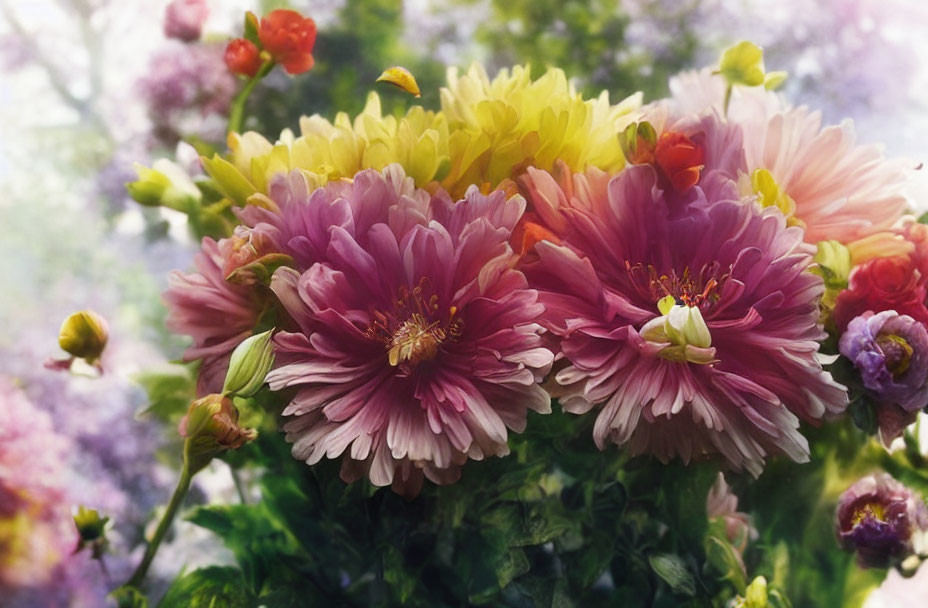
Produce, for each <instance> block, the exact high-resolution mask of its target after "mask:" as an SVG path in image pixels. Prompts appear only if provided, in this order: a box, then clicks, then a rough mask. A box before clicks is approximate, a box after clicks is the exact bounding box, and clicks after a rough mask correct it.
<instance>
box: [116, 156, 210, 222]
mask: <svg viewBox="0 0 928 608" xmlns="http://www.w3.org/2000/svg"><path fill="white" fill-rule="evenodd" d="M135 170H136V172H137V173H138V175H139V179H137V180H136V181H134V182H129V183H128V184H126V190H128V192H129V196H131V197H132V198H133V199H135V201H136V202H138V203H140V204H142V205H145V206H146V207H158V206H163V207H168V208H170V209H176V210H177V211H183V212H185V213H186V212H188V211H190V207H191V204H194V203H199V202H200V200H201V199H202V198H203V193H201V192H200V189H199V188H197V186H196V184H195V183H193V180H192V179H190V176H189V175H187V173H186V171H184V169H183V168H182V167H181V166H180V165H178V164H176V163H173V162H171V161H169V160H167V159H165V158H162V159H159V160H156V161H155V162H154V164H153V165H152V166H151V168H150V169H149V168H148V167H145V166H142V165H139V164H136V166H135Z"/></svg>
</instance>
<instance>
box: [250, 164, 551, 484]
mask: <svg viewBox="0 0 928 608" xmlns="http://www.w3.org/2000/svg"><path fill="white" fill-rule="evenodd" d="M271 197H272V198H273V199H274V201H275V203H276V204H277V205H278V207H279V213H277V212H274V211H267V210H259V209H248V210H246V212H244V213H243V216H245V217H250V218H251V219H252V220H256V219H260V220H263V221H259V222H258V223H257V224H255V229H256V230H263V231H266V233H268V234H273V235H274V238H276V239H278V242H279V243H281V244H282V250H283V252H284V253H286V254H288V255H291V256H293V258H294V259H295V260H296V265H297V267H298V268H299V270H295V269H292V268H281V269H279V270H278V271H277V272H276V274H275V275H274V278H273V281H272V284H271V288H272V289H273V291H274V293H275V294H276V295H277V297H278V298H279V300H280V302H281V303H282V304H283V306H284V307H285V308H286V310H287V312H288V313H289V314H290V316H291V317H292V318H293V320H294V322H295V323H296V325H297V326H298V327H299V330H298V331H295V332H289V333H288V332H280V333H278V334H277V336H276V337H275V342H276V346H277V349H276V362H277V368H276V369H275V370H273V371H271V373H270V374H268V376H267V380H268V383H269V384H270V386H271V388H272V389H273V390H280V389H283V388H285V387H296V388H298V389H299V392H298V393H297V394H296V397H295V398H294V399H293V401H292V402H291V403H290V404H289V406H288V407H287V408H286V410H285V411H284V414H285V415H288V416H292V417H293V419H292V420H291V421H290V422H288V423H287V424H286V426H285V430H286V431H287V438H288V439H289V440H290V441H293V443H294V445H293V454H294V456H295V457H297V458H299V459H301V460H306V461H307V462H308V463H310V464H312V463H315V462H318V461H319V460H320V459H322V458H323V457H328V458H337V457H339V456H343V457H344V460H343V469H342V474H343V477H345V478H346V479H349V480H350V479H353V478H356V477H358V476H360V475H362V474H366V475H367V476H369V478H370V480H371V481H372V482H373V483H374V484H376V485H381V486H382V485H389V484H391V483H392V484H393V485H394V488H395V489H396V490H397V491H400V492H402V493H404V494H407V495H411V494H415V493H416V492H418V488H419V486H420V485H421V483H422V477H423V474H424V475H425V476H426V477H428V478H429V479H431V480H433V481H435V482H436V483H449V482H452V481H454V480H455V479H457V477H458V475H459V467H460V465H462V464H463V463H464V462H465V461H466V460H467V459H468V458H474V459H482V458H484V457H487V456H501V455H504V454H507V453H508V451H509V448H508V446H507V443H506V442H507V434H508V430H507V429H511V430H515V431H521V430H522V429H524V427H525V424H526V412H527V410H528V409H532V410H535V411H539V412H548V411H549V408H550V398H549V397H548V395H547V393H546V392H545V391H544V390H543V389H542V388H541V387H540V386H539V385H538V382H540V381H541V380H542V378H543V377H544V376H545V374H546V373H547V371H548V370H549V369H550V366H551V363H552V361H553V354H552V353H551V352H550V351H549V350H548V349H546V348H545V347H544V346H543V344H542V338H541V335H540V334H541V333H542V331H543V330H542V328H541V326H540V325H538V324H537V323H536V320H537V319H538V318H539V316H540V315H541V314H542V312H543V310H544V309H543V307H542V306H541V305H540V304H539V303H538V295H537V293H536V292H535V291H534V290H532V289H530V288H528V285H527V283H526V280H525V277H524V276H523V275H522V273H521V272H519V271H517V270H515V269H513V263H514V261H515V254H514V253H513V251H512V249H511V248H510V246H509V244H508V241H509V238H510V235H511V232H512V229H513V227H514V226H515V224H516V222H517V221H518V220H519V217H520V216H521V214H522V212H523V209H524V206H525V202H524V200H523V199H522V198H521V197H513V198H509V199H508V200H507V197H506V196H505V194H504V193H502V192H496V193H494V194H491V195H490V196H483V195H481V194H480V193H479V192H478V191H477V189H476V188H472V189H471V190H470V191H468V193H467V196H466V198H465V200H462V201H459V202H457V203H453V202H451V201H450V200H448V199H447V197H444V196H438V197H435V198H430V197H429V195H428V194H427V193H426V192H424V191H422V190H415V189H414V187H413V184H412V180H410V179H408V178H406V177H405V176H404V175H403V173H402V170H401V169H400V168H399V167H398V166H391V167H388V168H387V169H386V170H385V171H384V172H383V174H381V173H378V172H376V171H371V170H368V171H362V172H361V173H359V174H358V175H357V176H356V177H355V179H354V180H353V181H352V182H351V183H345V182H340V183H333V184H330V185H328V186H326V187H325V188H320V189H317V190H315V191H312V192H310V191H309V188H308V187H307V185H306V183H305V178H304V177H303V176H302V175H301V174H300V173H299V172H294V173H292V174H290V176H289V177H287V178H284V179H281V180H279V181H278V182H277V183H276V184H274V185H273V186H272V188H271Z"/></svg>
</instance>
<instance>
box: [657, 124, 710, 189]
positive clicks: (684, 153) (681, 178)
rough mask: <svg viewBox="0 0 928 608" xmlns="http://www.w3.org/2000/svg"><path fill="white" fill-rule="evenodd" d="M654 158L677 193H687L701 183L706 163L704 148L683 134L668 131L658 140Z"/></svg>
mask: <svg viewBox="0 0 928 608" xmlns="http://www.w3.org/2000/svg"><path fill="white" fill-rule="evenodd" d="M654 156H655V158H656V160H657V166H658V167H660V169H661V172H663V174H664V175H665V176H666V177H667V179H668V180H670V184H671V185H672V186H673V189H674V190H676V191H677V192H686V191H687V190H689V189H690V188H692V187H693V186H695V185H696V183H697V182H698V181H699V174H700V172H701V171H702V168H703V166H704V163H705V157H704V155H703V152H702V148H700V147H699V146H697V145H696V144H695V143H694V142H693V140H691V139H690V138H689V137H687V136H686V135H683V134H682V133H675V132H673V131H668V132H666V133H663V134H662V135H661V136H660V139H658V140H657V150H655V153H654Z"/></svg>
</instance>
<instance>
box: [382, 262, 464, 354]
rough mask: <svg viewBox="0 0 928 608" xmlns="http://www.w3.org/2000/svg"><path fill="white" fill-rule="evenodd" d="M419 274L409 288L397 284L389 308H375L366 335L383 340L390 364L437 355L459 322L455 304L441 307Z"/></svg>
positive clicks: (455, 334) (458, 331)
mask: <svg viewBox="0 0 928 608" xmlns="http://www.w3.org/2000/svg"><path fill="white" fill-rule="evenodd" d="M431 291H432V290H431V285H430V283H429V281H428V279H426V278H423V279H422V280H420V281H419V284H418V285H417V286H416V287H414V288H413V289H412V290H411V291H410V290H409V289H407V288H406V287H401V288H400V290H399V294H398V297H397V298H396V300H395V302H394V309H393V311H391V312H387V313H385V312H382V311H378V310H375V311H373V312H372V313H371V318H372V321H371V324H370V326H369V327H368V329H367V335H368V336H369V337H370V338H371V339H374V340H377V341H379V342H383V344H384V345H385V346H386V349H387V360H388V361H389V362H390V365H393V366H399V365H402V364H404V363H409V364H412V365H415V364H417V363H420V362H422V361H429V360H431V359H434V358H435V356H436V355H438V352H439V349H440V348H441V346H442V344H444V343H446V342H451V341H455V340H457V339H458V338H459V337H460V335H461V331H462V329H463V322H462V321H461V320H460V319H458V318H456V314H457V307H455V306H451V307H449V308H448V309H447V311H443V310H441V307H440V305H439V298H438V295H436V294H434V293H431Z"/></svg>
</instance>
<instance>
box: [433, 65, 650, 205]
mask: <svg viewBox="0 0 928 608" xmlns="http://www.w3.org/2000/svg"><path fill="white" fill-rule="evenodd" d="M640 105H641V95H640V94H635V95H632V96H631V97H628V98H627V99H625V100H623V101H622V102H620V103H618V104H617V105H611V104H610V103H609V93H608V92H606V91H603V93H602V94H601V95H600V96H599V97H597V98H596V99H588V100H584V99H583V97H582V96H581V95H580V94H579V93H577V92H576V91H575V90H574V88H573V86H571V84H570V83H569V82H568V80H567V76H566V75H565V74H564V72H563V71H562V70H558V69H554V68H552V69H549V70H548V71H547V72H546V73H545V74H544V75H543V76H542V77H541V78H539V79H538V80H535V81H532V79H531V75H530V69H529V67H528V66H524V67H523V66H516V67H514V68H513V69H512V72H511V73H510V72H509V70H502V71H501V72H500V73H499V74H498V75H497V76H496V78H494V79H493V80H492V81H490V79H489V77H488V76H487V73H486V71H485V70H484V69H483V67H481V66H480V65H478V64H474V65H472V66H471V68H470V69H469V70H468V71H467V73H466V74H465V75H463V76H458V73H457V70H456V69H454V68H451V69H449V70H448V87H447V88H443V89H442V90H441V106H442V111H443V112H444V114H445V116H446V117H447V120H448V126H449V128H450V131H451V136H450V139H449V148H450V152H451V170H450V172H449V174H448V175H447V176H446V177H445V179H444V180H443V182H442V184H443V185H444V186H445V187H446V188H447V189H448V190H449V192H451V193H452V194H453V195H460V194H462V193H463V192H464V191H465V190H466V189H467V187H468V186H469V185H470V184H477V185H479V186H481V187H482V188H484V189H487V188H493V187H495V186H496V185H497V184H499V183H500V182H501V181H502V180H504V179H506V178H511V177H514V176H515V175H517V174H518V173H520V172H521V171H522V170H524V168H525V167H528V166H534V167H537V168H539V169H544V170H551V169H552V168H553V167H554V163H555V161H556V160H558V159H560V160H562V161H564V162H565V163H566V164H567V166H568V167H570V168H571V169H572V170H573V171H583V170H584V169H586V168H588V167H591V166H592V167H597V168H599V169H603V170H605V171H610V172H613V171H618V170H619V169H621V168H622V167H623V166H624V165H625V157H624V155H623V154H622V148H621V146H620V144H619V138H618V134H619V133H621V132H622V131H623V130H624V129H625V127H626V126H628V125H629V124H631V123H632V122H633V121H635V120H636V119H637V112H636V110H637V109H638V107H639V106H640Z"/></svg>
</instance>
